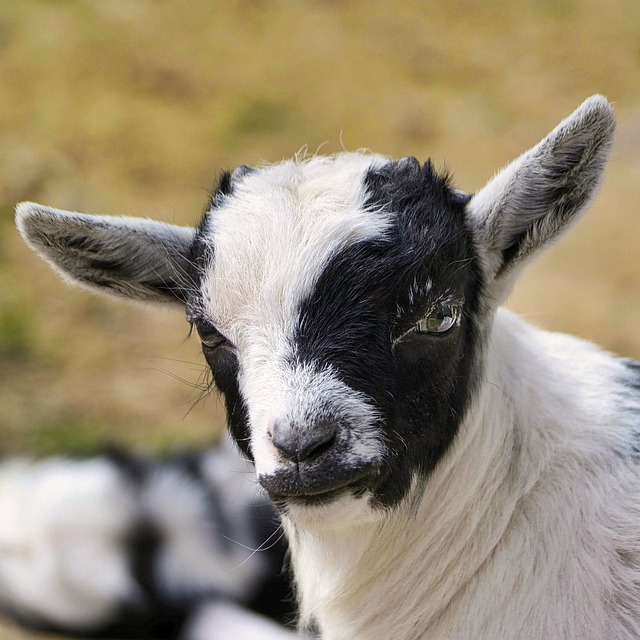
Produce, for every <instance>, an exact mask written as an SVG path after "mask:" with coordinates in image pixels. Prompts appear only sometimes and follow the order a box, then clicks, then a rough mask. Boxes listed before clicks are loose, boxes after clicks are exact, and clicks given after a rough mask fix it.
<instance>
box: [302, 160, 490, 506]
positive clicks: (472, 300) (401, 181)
mask: <svg viewBox="0 0 640 640" xmlns="http://www.w3.org/2000/svg"><path fill="white" fill-rule="evenodd" d="M365 186H366V189H367V192H368V193H369V200H368V203H367V204H368V206H369V207H370V208H371V210H372V211H385V212H391V213H393V214H395V224H394V226H393V229H392V231H391V234H390V235H389V236H388V237H386V238H382V239H379V240H368V241H364V242H360V243H358V244H355V245H352V246H350V247H347V248H346V249H344V250H343V251H342V252H341V253H339V254H338V255H337V256H335V257H334V258H333V260H332V261H331V262H330V263H329V264H328V265H327V267H326V269H325V270H324V272H323V274H322V275H321V277H320V278H319V280H318V282H317V285H316V287H315V289H314V291H313V293H312V294H311V295H310V296H309V297H308V299H307V300H306V301H305V302H304V303H303V304H302V306H301V308H300V316H299V323H298V331H297V335H296V338H295V357H296V359H298V360H301V361H308V362H315V363H317V364H318V365H320V366H323V365H325V364H330V365H331V366H332V368H333V369H334V370H335V371H337V372H338V374H339V376H340V377H341V379H342V380H343V382H345V383H346V384H347V385H348V386H349V387H351V388H353V389H355V390H357V391H360V392H362V393H364V394H366V395H367V396H368V397H370V398H371V399H372V400H373V402H374V404H375V406H376V407H377V409H378V410H379V411H380V413H381V414H382V416H383V426H382V428H383V432H384V439H385V443H386V444H387V446H388V449H389V457H388V463H387V464H385V468H384V470H383V472H382V475H380V476H373V477H371V478H370V479H369V481H368V483H369V486H368V487H367V488H369V489H372V490H373V492H374V495H375V497H376V499H377V501H378V503H379V504H381V505H383V506H390V505H393V504H395V503H397V501H399V500H400V499H401V498H402V497H403V496H404V495H405V494H406V492H407V490H408V488H409V485H410V482H411V478H412V476H413V475H414V474H415V473H418V474H421V475H423V476H426V475H427V474H428V473H429V472H430V471H431V470H432V469H433V468H434V466H435V465H436V464H437V462H438V460H440V458H441V457H442V455H443V454H444V453H445V451H446V450H447V448H448V446H449V445H450V444H451V442H452V440H453V438H454V436H455V433H456V430H457V428H458V425H459V423H460V420H461V418H462V416H463V414H464V411H465V408H466V405H467V401H468V398H469V395H470V393H471V388H472V387H473V382H472V364H473V360H474V354H475V352H476V348H475V343H476V341H477V331H476V316H477V314H478V312H479V292H480V291H481V289H482V282H481V270H480V266H479V264H478V261H477V258H476V255H475V252H474V248H473V242H472V236H471V233H470V231H468V229H467V228H466V225H465V217H464V207H465V204H466V199H465V198H463V197H462V196H461V195H460V194H459V193H458V192H455V191H453V190H452V189H451V188H450V186H449V184H448V180H447V178H446V177H441V176H438V175H437V174H436V172H435V171H434V170H433V167H432V165H431V164H430V163H427V164H425V165H423V166H421V165H420V164H419V163H418V162H417V161H416V160H415V159H413V158H409V159H405V160H401V161H398V162H390V163H389V164H387V165H385V166H384V167H383V168H381V169H376V170H372V171H370V172H369V174H368V175H367V177H366V185H365ZM372 215H376V213H372ZM427 282H432V287H431V290H430V291H429V292H428V293H425V294H424V295H417V294H416V291H420V290H421V289H426V283H427ZM442 297H445V298H450V299H452V300H454V301H459V302H460V304H463V305H464V312H463V315H462V320H461V325H460V327H459V328H458V329H456V330H454V331H453V332H451V333H448V334H447V335H444V336H440V335H419V334H415V333H410V334H409V335H407V336H406V337H405V338H403V339H402V340H401V341H400V342H399V343H397V344H396V345H394V339H397V338H398V337H400V336H402V335H403V334H405V333H406V332H407V331H409V330H410V329H411V327H412V326H413V325H414V324H415V322H416V321H417V320H418V319H419V318H421V317H422V316H423V315H424V314H425V313H426V312H427V311H428V310H429V308H431V307H432V306H433V304H434V303H435V302H436V301H437V300H438V299H440V298H442ZM463 301H464V302H463Z"/></svg>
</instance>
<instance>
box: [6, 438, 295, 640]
mask: <svg viewBox="0 0 640 640" xmlns="http://www.w3.org/2000/svg"><path fill="white" fill-rule="evenodd" d="M252 476H253V472H252V470H251V469H250V468H249V464H248V463H247V462H246V461H244V460H241V459H240V457H239V456H238V455H237V453H236V451H235V450H234V449H233V448H232V446H231V445H230V443H228V442H224V443H223V444H222V445H221V446H219V447H215V448H209V449H205V450H203V451H183V452H180V453H178V454H174V455H172V456H171V457H169V458H167V459H164V460H161V461H159V460H154V459H152V458H150V457H146V456H142V455H135V454H131V453H127V452H124V451H119V450H115V449H112V450H108V451H104V452H102V453H101V454H100V455H97V456H95V457H93V458H89V459H77V458H76V459H72V458H68V457H62V456H59V457H55V458H49V459H45V460H40V461H33V460H27V459H22V458H20V459H19V458H7V459H5V460H3V461H2V463H0V523H1V524H0V611H1V612H3V613H4V614H5V615H7V616H9V617H11V618H13V619H14V620H16V621H18V622H20V623H21V624H22V625H24V626H27V627H35V628H37V629H39V630H47V631H56V632H58V633H65V634H67V635H74V636H80V637H87V636H90V637H107V638H116V637H117V638H133V639H136V640H141V638H153V639H154V640H161V639H166V640H175V639H177V638H180V640H216V639H218V638H219V639H220V640H225V639H226V638H229V637H234V638H237V639H238V640H249V639H250V640H287V639H291V638H293V637H294V634H293V633H292V632H291V631H288V630H286V629H284V628H283V627H281V626H278V625H276V624H274V623H272V622H270V621H269V620H267V619H266V618H264V617H263V616H265V615H266V616H269V617H271V618H273V619H274V620H276V621H279V622H290V621H291V620H292V619H293V618H294V607H293V606H292V603H291V593H290V584H289V579H288V575H287V574H286V573H284V572H282V571H281V569H282V564H283V559H284V553H285V551H286V545H285V544H284V541H283V540H282V537H283V534H282V532H281V528H280V526H279V521H278V518H277V515H276V513H275V511H274V509H273V507H272V506H271V505H270V503H269V502H268V501H267V500H266V498H265V496H264V495H261V494H260V493H257V492H256V488H255V482H254V481H253V480H252V479H251V478H252ZM252 550H257V551H252ZM260 614H262V615H260ZM212 626H213V628H214V629H215V631H216V632H215V633H211V632H210V631H209V629H210V628H211V627H212Z"/></svg>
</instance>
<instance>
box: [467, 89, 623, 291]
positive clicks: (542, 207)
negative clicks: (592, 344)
mask: <svg viewBox="0 0 640 640" xmlns="http://www.w3.org/2000/svg"><path fill="white" fill-rule="evenodd" d="M614 129H615V118H614V115H613V109H612V108H611V105H610V104H609V102H608V101H607V100H606V99H605V98H603V97H602V96H592V97H591V98H589V99H588V100H585V102H583V103H582V105H580V107H578V109H576V110H575V111H574V112H573V113H572V114H571V115H570V116H569V117H568V118H566V119H565V120H563V121H562V122H561V123H560V124H559V125H558V126H557V127H556V128H555V129H554V130H553V131H552V132H551V133H550V134H549V135H548V136H547V137H546V138H544V139H543V140H542V141H541V142H540V143H538V144H537V145H536V146H535V147H533V148H532V149H530V150H529V151H527V152H526V153H524V154H522V155H521V156H520V157H519V158H518V159H517V160H514V161H513V162H512V163H511V164H509V165H508V166H507V167H505V168H504V169H503V170H502V171H500V172H499V173H498V174H497V175H496V176H495V177H494V178H493V179H492V180H490V181H489V182H488V183H487V185H486V186H485V187H483V188H482V189H481V190H480V191H479V192H478V193H477V194H476V195H475V196H474V197H473V198H472V199H471V200H470V202H469V204H468V205H467V211H468V220H469V223H470V224H471V226H472V227H473V231H474V234H475V236H476V242H477V244H478V249H479V250H480V251H481V252H482V253H483V254H484V262H485V270H486V272H487V273H486V276H487V279H488V285H489V288H490V289H489V292H490V295H491V297H492V298H493V299H494V301H495V302H497V303H500V302H502V301H503V300H504V299H505V298H506V296H507V295H508V293H509V291H510V289H511V285H512V284H513V281H514V280H515V276H516V275H517V273H518V272H519V271H520V267H521V266H522V265H523V264H526V263H527V262H528V261H529V259H530V258H531V257H533V256H534V255H535V254H537V253H538V252H539V251H540V249H542V248H544V247H545V246H546V245H548V244H549V243H550V242H552V241H553V240H554V239H557V237H558V236H559V235H561V234H562V232H563V231H564V230H565V229H566V228H567V227H568V226H569V224H570V223H571V222H572V221H574V220H576V219H577V218H578V217H579V214H580V212H582V211H583V210H584V209H585V208H586V206H587V204H588V203H589V201H590V200H591V198H592V197H593V195H594V194H595V192H596V191H597V189H598V186H599V185H600V182H601V181H602V175H603V173H604V168H605V165H606V162H607V157H608V154H609V150H610V148H611V144H612V142H613V132H614Z"/></svg>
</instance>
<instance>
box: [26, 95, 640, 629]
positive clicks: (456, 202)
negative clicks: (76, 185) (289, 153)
mask: <svg viewBox="0 0 640 640" xmlns="http://www.w3.org/2000/svg"><path fill="white" fill-rule="evenodd" d="M614 128H615V122H614V117H613V112H612V109H611V106H610V105H609V103H608V102H607V101H606V100H605V99H604V98H602V97H600V96H594V97H592V98H590V99H589V100H587V101H586V102H585V103H584V104H583V105H581V106H580V107H579V108H578V109H577V110H576V111H575V112H574V113H573V114H572V115H570V116H569V117H568V118H567V119H566V120H564V121H563V122H562V123H560V125H559V126H558V127H557V128H556V129H554V130H553V131H552V132H551V133H550V134H549V135H548V136H547V137H546V138H545V139H544V140H543V141H542V142H540V143H539V144H538V145H536V146H535V147H533V148H532V149H531V150H529V151H528V152H526V153H525V154H523V155H522V156H521V157H520V158H518V159H517V160H515V161H514V162H513V163H512V164H510V165H509V166H508V167H506V168H505V169H504V170H502V171H501V172H500V173H498V174H497V175H496V176H495V177H494V178H493V179H492V180H491V181H490V182H489V183H488V184H487V185H486V186H485V187H484V188H483V189H482V190H480V191H479V192H478V193H477V194H475V195H473V196H468V195H465V194H463V193H461V192H459V191H457V190H456V189H454V188H453V186H452V185H451V184H450V182H449V180H448V179H447V177H446V176H442V175H439V174H438V173H437V172H436V171H435V170H434V168H433V166H432V165H431V163H429V162H428V163H426V164H420V163H419V162H418V161H416V160H415V159H413V158H405V159H402V160H389V159H387V158H384V157H380V156H375V155H371V154H366V153H347V154H340V155H337V156H333V157H328V158H324V157H313V158H310V159H305V160H292V161H288V162H283V163H280V164H277V165H273V166H264V167H260V168H257V169H252V168H248V167H241V168H240V169H238V170H236V171H235V172H234V173H233V174H227V175H225V176H224V177H223V179H222V180H221V183H220V185H219V188H218V190H217V192H216V194H215V196H214V197H213V198H212V200H211V202H210V204H209V206H208V208H207V211H206V213H205V216H204V218H203V219H202V221H201V223H200V225H199V226H198V227H197V228H196V229H187V228H180V227H174V226H170V225H165V224H161V223H156V222H151V221H147V220H136V219H132V218H105V217H93V216H87V215H82V214H74V213H66V212H62V211H57V210H55V209H50V208H47V207H42V206H40V205H35V204H30V203H27V204H23V205H20V206H19V207H18V216H17V219H18V226H19V229H20V231H21V233H22V234H23V236H24V238H25V240H26V241H27V243H28V244H29V245H30V246H31V247H32V248H34V249H35V250H36V251H37V252H39V253H40V254H41V255H42V256H43V257H44V258H45V259H46V260H48V261H49V262H50V263H51V264H52V265H53V266H54V267H55V268H56V269H58V270H59V271H60V272H61V273H62V274H63V275H64V277H66V278H67V279H69V280H70V281H72V282H76V283H79V284H81V285H83V286H85V287H88V288H89V289H92V290H98V291H105V292H107V293H113V294H116V295H120V296H124V297H129V298H135V299H142V300H166V301H172V302H177V303H180V304H182V305H184V306H185V308H186V313H187V319H188V320H189V322H190V323H191V324H192V325H193V326H194V327H195V328H196V329H197V331H198V333H199V334H200V337H201V339H202V341H203V350H204V355H205V357H206V359H207V361H208V363H209V365H210V366H211V369H212V372H213V376H214V380H215V382H216V384H217V386H218V388H219V389H220V390H221V392H222V393H223V395H224V397H225V400H226V404H227V410H228V419H229V428H230V431H231V434H232V436H233V437H234V439H235V440H236V442H237V443H238V445H239V447H240V448H241V450H242V451H243V452H244V454H245V455H246V456H247V458H249V459H250V460H251V461H252V462H253V464H254V466H255V472H256V474H257V478H258V481H259V482H260V484H261V485H262V487H264V489H265V490H266V491H267V492H268V494H269V495H270V497H271V499H272V501H273V503H274V504H275V505H276V506H277V508H278V510H279V512H280V516H281V518H282V523H283V525H284V528H285V530H286V532H287V537H288V541H289V545H290V548H291V556H292V564H293V571H294V576H295V582H296V585H297V597H298V601H299V605H300V625H301V628H303V629H317V631H318V632H319V634H320V636H321V637H322V638H325V639H327V640H382V639H385V640H387V639H388V638H394V639H398V640H410V639H412V640H413V639H415V640H418V639H427V638H437V639H440V638H447V639H451V640H454V639H456V640H463V639H464V640H467V639H469V638H483V639H484V638H486V639H489V638H501V639H502V640H509V639H516V638H518V639H521V638H534V637H535V638H548V637H557V638H560V637H561V638H566V639H576V640H578V639H580V640H589V639H594V640H595V639H601V638H605V637H606V638H617V639H622V638H640V590H639V589H638V583H639V581H640V555H639V553H640V536H639V535H638V525H639V524H640V491H639V489H640V478H639V473H638V450H639V447H638V431H639V428H640V374H639V369H638V365H637V364H633V363H630V362H629V361H625V360H619V359H616V358H614V357H612V356H610V355H608V354H606V353H603V352H602V351H600V350H599V349H597V348H596V347H594V346H592V345H590V344H587V343H584V342H582V341H580V340H577V339H575V338H571V337H568V336H563V335H558V334H549V333H546V332H544V331H541V330H539V329H536V328H534V327H532V326H531V325H529V324H527V323H525V322H523V321H522V320H520V319H519V318H517V317H516V316H514V315H513V314H511V313H509V312H507V311H506V310H504V309H501V308H500V307H499V305H500V304H501V303H502V302H503V301H504V299H505V298H506V296H507V295H508V292H509V291H510V289H511V286H512V285H513V282H514V280H515V278H516V276H517V275H518V273H519V272H520V270H521V268H522V267H523V266H524V265H525V264H526V263H527V262H528V261H529V260H530V259H532V258H533V257H534V256H535V255H536V254H537V253H538V252H539V251H540V250H541V249H543V248H544V247H545V246H546V245H547V244H549V243H550V242H552V241H553V240H554V239H556V238H557V237H558V236H559V235H560V234H561V233H562V232H563V231H564V230H565V229H566V228H567V227H568V225H569V224H570V223H571V222H573V221H574V220H575V219H576V218H577V216H578V214H579V213H580V212H581V211H583V210H584V208H585V206H586V205H587V204H588V202H589V201H590V200H591V198H592V197H593V195H594V193H595V191H596V190H597V187H598V185H599V184H600V181H601V177H602V173H603V170H604V167H605V164H606V160H607V156H608V152H609V149H610V147H611V144H612V138H613V131H614Z"/></svg>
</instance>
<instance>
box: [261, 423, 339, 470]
mask: <svg viewBox="0 0 640 640" xmlns="http://www.w3.org/2000/svg"><path fill="white" fill-rule="evenodd" d="M337 431H338V429H337V426H336V425H335V424H332V423H331V422H322V423H319V424H315V425H313V427H310V428H308V429H305V430H304V431H301V430H300V429H299V428H296V426H295V425H293V424H291V423H289V422H276V423H275V424H274V425H273V431H272V432H271V442H272V444H273V446H274V447H275V448H276V449H277V450H278V451H279V452H280V453H281V454H282V455H283V456H284V457H285V458H287V459H288V460H291V461H292V462H303V461H305V460H309V459H310V458H317V457H319V456H320V455H322V454H323V453H324V452H325V451H327V450H329V449H330V448H331V446H332V445H333V443H334V441H335V439H336V434H337Z"/></svg>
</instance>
